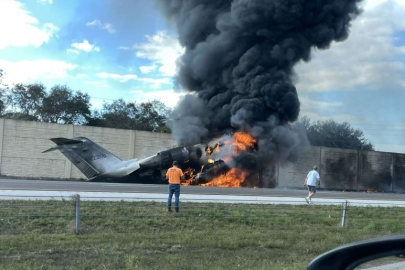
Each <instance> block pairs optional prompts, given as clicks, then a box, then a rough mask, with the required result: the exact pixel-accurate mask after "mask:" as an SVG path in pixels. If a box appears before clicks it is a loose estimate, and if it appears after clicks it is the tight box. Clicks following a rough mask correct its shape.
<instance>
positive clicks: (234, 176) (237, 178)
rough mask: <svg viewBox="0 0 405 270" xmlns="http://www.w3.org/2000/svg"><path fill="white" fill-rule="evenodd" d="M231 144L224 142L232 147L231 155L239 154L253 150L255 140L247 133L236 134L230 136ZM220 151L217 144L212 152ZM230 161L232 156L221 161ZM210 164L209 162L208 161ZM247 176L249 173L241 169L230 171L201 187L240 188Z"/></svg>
mask: <svg viewBox="0 0 405 270" xmlns="http://www.w3.org/2000/svg"><path fill="white" fill-rule="evenodd" d="M232 138H233V142H232V143H231V142H230V141H225V142H224V144H229V143H231V145H232V146H233V147H234V151H233V155H235V154H238V153H240V152H241V151H245V150H247V149H249V148H253V147H254V145H255V143H256V142H257V140H256V139H255V138H253V137H252V135H250V134H249V133H247V132H236V133H235V134H233V136H232ZM217 149H218V151H220V149H219V144H217V145H216V146H215V148H214V152H217V151H216V150H217ZM231 159H232V156H227V157H225V158H223V159H222V160H223V161H225V162H229V161H230V160H231ZM208 162H210V160H208ZM248 175H249V172H248V171H246V170H241V169H236V168H234V169H231V170H230V171H229V172H228V173H226V174H225V175H220V176H218V177H216V178H214V179H213V180H211V181H210V182H209V183H206V184H202V186H216V187H241V186H242V183H243V182H244V181H245V179H246V177H247V176H248Z"/></svg>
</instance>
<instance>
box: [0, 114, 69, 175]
mask: <svg viewBox="0 0 405 270" xmlns="http://www.w3.org/2000/svg"><path fill="white" fill-rule="evenodd" d="M67 130H68V125H54V124H49V123H38V122H28V121H15V120H10V119H5V120H4V130H3V147H2V161H1V170H0V172H1V174H2V175H7V176H14V177H35V178H41V177H56V178H64V177H65V174H64V166H65V163H66V159H65V158H64V156H63V155H61V154H60V153H56V152H51V153H49V154H48V155H46V154H42V153H41V152H42V151H44V150H46V149H48V148H50V147H51V146H52V145H53V143H52V142H51V141H50V140H49V138H54V137H66V135H67Z"/></svg>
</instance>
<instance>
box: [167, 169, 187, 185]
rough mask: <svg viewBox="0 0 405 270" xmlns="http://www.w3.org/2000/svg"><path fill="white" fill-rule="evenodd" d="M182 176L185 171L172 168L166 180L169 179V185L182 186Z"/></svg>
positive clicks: (168, 171)
mask: <svg viewBox="0 0 405 270" xmlns="http://www.w3.org/2000/svg"><path fill="white" fill-rule="evenodd" d="M182 176H183V171H182V170H181V169H180V168H177V167H171V168H170V169H168V170H167V173H166V178H167V179H169V184H180V177H182Z"/></svg>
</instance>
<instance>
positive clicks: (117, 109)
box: [88, 99, 171, 132]
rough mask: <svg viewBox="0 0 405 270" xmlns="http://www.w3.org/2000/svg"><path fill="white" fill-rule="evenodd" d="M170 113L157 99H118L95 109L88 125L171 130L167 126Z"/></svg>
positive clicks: (159, 130)
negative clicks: (143, 100)
mask: <svg viewBox="0 0 405 270" xmlns="http://www.w3.org/2000/svg"><path fill="white" fill-rule="evenodd" d="M169 114H170V109H169V108H168V107H167V106H166V105H164V104H163V103H162V102H160V101H157V100H153V101H149V102H143V103H139V104H137V103H135V102H128V103H127V102H125V101H124V100H123V99H118V100H115V101H113V102H112V103H104V104H103V107H102V109H101V110H95V111H94V112H93V113H92V117H91V118H90V119H89V121H88V125H90V126H102V127H110V128H122V129H134V130H135V129H136V130H145V131H155V132H171V131H170V129H169V128H168V127H167V126H166V121H167V119H168V116H169Z"/></svg>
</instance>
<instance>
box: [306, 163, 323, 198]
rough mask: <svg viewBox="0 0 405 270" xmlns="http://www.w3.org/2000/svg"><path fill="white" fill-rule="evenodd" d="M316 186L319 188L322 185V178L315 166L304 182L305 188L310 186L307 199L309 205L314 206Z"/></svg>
mask: <svg viewBox="0 0 405 270" xmlns="http://www.w3.org/2000/svg"><path fill="white" fill-rule="evenodd" d="M316 184H318V186H320V185H321V177H320V176H319V173H318V167H317V166H314V168H313V170H312V171H310V172H309V173H308V175H307V178H306V179H305V182H304V187H305V186H308V197H305V200H306V201H307V203H308V204H312V197H313V196H314V195H315V193H316Z"/></svg>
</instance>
